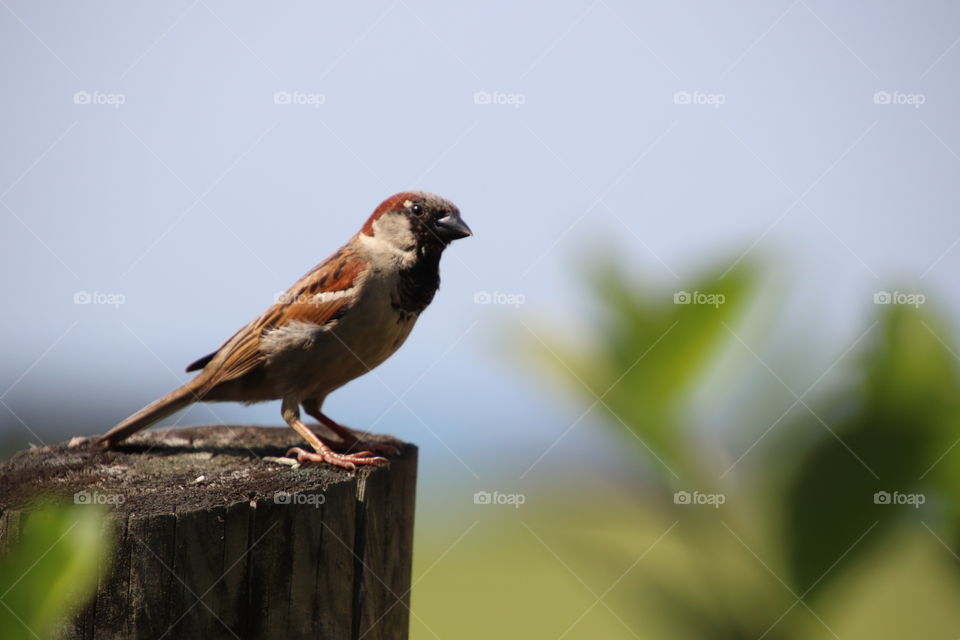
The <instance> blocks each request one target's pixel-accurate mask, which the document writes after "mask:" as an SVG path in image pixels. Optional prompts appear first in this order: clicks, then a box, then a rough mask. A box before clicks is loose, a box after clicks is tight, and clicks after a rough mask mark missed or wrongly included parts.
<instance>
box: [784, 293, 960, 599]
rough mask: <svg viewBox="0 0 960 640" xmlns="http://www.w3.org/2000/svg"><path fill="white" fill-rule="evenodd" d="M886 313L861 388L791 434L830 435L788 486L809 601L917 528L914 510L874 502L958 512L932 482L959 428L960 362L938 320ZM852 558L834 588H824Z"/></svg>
mask: <svg viewBox="0 0 960 640" xmlns="http://www.w3.org/2000/svg"><path fill="white" fill-rule="evenodd" d="M884 309H885V310H886V312H885V313H884V314H883V315H881V317H880V318H879V320H878V322H877V324H876V325H875V326H874V329H873V331H872V333H874V334H875V339H874V340H873V343H872V345H870V347H869V349H868V351H867V352H866V354H865V355H864V357H863V358H862V363H861V365H860V369H861V382H860V384H859V388H854V389H852V390H850V391H849V392H848V393H846V394H843V395H842V396H839V397H837V398H835V399H833V400H831V401H829V402H825V403H822V404H823V405H824V406H823V407H817V408H813V409H811V411H810V412H806V411H805V412H803V414H802V415H801V418H800V420H799V421H798V422H796V423H795V424H793V425H792V426H791V428H790V429H788V432H789V431H803V430H807V429H820V430H822V434H821V437H820V438H819V440H818V441H817V442H816V444H815V445H814V446H813V447H811V448H810V450H809V451H807V452H806V453H805V454H804V455H803V456H802V457H801V458H800V460H799V464H797V465H795V466H794V467H793V468H792V469H791V475H790V477H789V478H788V479H787V484H786V486H785V495H784V497H785V498H786V500H785V503H784V504H785V507H786V508H785V513H784V523H783V524H784V526H783V530H784V534H785V542H786V544H787V554H788V556H789V562H790V565H791V570H792V573H793V576H794V580H795V582H796V585H797V588H798V589H800V590H801V591H804V592H805V591H807V590H814V589H816V590H819V589H821V588H822V587H824V586H827V585H828V584H829V583H830V582H831V579H836V578H837V577H839V576H840V575H841V573H842V569H843V567H850V566H851V565H852V564H853V561H854V560H855V559H856V558H859V557H861V556H864V555H866V554H868V553H869V552H870V551H872V550H873V549H875V548H876V547H877V546H878V545H879V544H881V543H882V542H883V539H884V537H885V536H886V535H888V534H889V533H891V532H894V531H896V528H897V525H899V524H901V523H903V521H904V520H910V519H914V520H915V518H916V516H917V509H916V508H915V507H912V506H910V505H901V506H897V505H890V504H883V503H881V504H877V503H876V501H875V500H874V495H875V494H877V495H878V498H881V499H882V496H883V493H882V492H886V493H887V494H891V495H892V494H893V493H894V492H899V493H900V494H904V495H907V494H922V495H923V496H924V500H925V501H932V500H934V498H937V497H940V498H942V499H943V501H944V502H945V503H949V502H951V501H952V502H953V503H954V504H956V500H955V498H954V497H953V496H954V492H953V490H948V491H946V492H944V493H943V494H942V495H941V496H938V495H937V494H938V493H939V492H940V490H941V488H946V487H937V486H936V485H934V484H932V483H931V482H930V481H929V480H927V478H926V476H927V475H928V474H927V472H928V471H930V472H931V473H932V472H933V470H935V469H936V466H934V463H935V462H936V460H937V458H938V457H939V455H940V453H942V452H944V451H946V447H945V446H943V442H944V439H945V437H947V436H950V437H953V436H954V434H956V433H958V427H960V393H958V390H960V377H958V375H960V371H958V361H957V360H956V359H955V358H954V356H953V354H952V353H951V350H950V348H949V347H947V345H946V343H945V342H944V341H943V340H944V338H942V337H941V336H945V335H946V332H945V330H944V329H943V328H942V327H940V325H939V324H938V323H936V322H935V321H934V320H933V318H932V317H931V314H928V313H924V312H921V311H919V310H917V309H913V308H910V307H904V306H892V307H884ZM935 326H936V327H938V328H937V329H934V327H935ZM820 419H822V420H823V423H820V421H819V420H820ZM937 466H939V465H937ZM948 467H949V465H946V464H945V465H944V466H943V469H944V470H946V469H947V468H948ZM938 473H939V472H938ZM934 477H937V476H936V475H935V476H934ZM878 492H881V493H879V494H878ZM868 531H869V533H868ZM861 537H862V540H861ZM858 540H859V542H858ZM848 550H849V553H847V551H848ZM845 553H847V556H846V557H845V560H844V562H843V564H842V565H839V568H838V569H837V570H836V571H835V572H831V573H830V578H831V579H827V580H823V581H820V577H821V576H823V575H824V574H825V573H826V572H827V571H828V570H829V569H830V567H831V566H833V564H834V563H835V562H837V560H838V558H840V557H841V556H843V555H844V554H845Z"/></svg>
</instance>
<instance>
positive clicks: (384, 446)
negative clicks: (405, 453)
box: [337, 427, 400, 456]
mask: <svg viewBox="0 0 960 640" xmlns="http://www.w3.org/2000/svg"><path fill="white" fill-rule="evenodd" d="M343 429H344V432H340V433H338V434H337V435H339V436H340V439H341V441H342V444H338V445H337V448H338V449H342V450H344V451H373V452H374V453H382V454H384V455H388V456H396V455H399V454H400V441H399V440H394V441H393V442H380V441H377V440H365V439H364V438H363V437H362V436H364V435H366V434H364V433H362V432H359V431H353V430H352V429H347V428H346V427H343Z"/></svg>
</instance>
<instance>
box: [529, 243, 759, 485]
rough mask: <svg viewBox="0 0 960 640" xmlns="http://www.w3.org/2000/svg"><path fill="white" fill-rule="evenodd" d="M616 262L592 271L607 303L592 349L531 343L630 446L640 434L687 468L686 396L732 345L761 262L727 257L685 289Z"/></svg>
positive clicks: (592, 286)
mask: <svg viewBox="0 0 960 640" xmlns="http://www.w3.org/2000/svg"><path fill="white" fill-rule="evenodd" d="M618 264H619V263H618V261H617V260H616V259H615V258H613V257H610V258H606V259H604V260H603V261H601V262H599V263H598V264H597V265H596V266H594V267H593V268H592V270H591V272H590V274H589V275H588V290H589V291H591V292H593V293H594V295H595V296H596V297H597V303H598V305H597V306H598V308H599V309H600V310H601V315H600V317H599V318H598V320H597V322H596V323H595V325H594V326H596V327H597V331H596V334H595V335H594V336H592V340H590V343H591V344H592V345H594V346H592V347H591V348H589V349H586V348H584V347H583V345H578V344H571V343H569V342H567V343H564V342H562V341H561V340H553V341H551V342H545V341H541V342H539V343H534V346H535V347H536V348H537V356H538V360H539V362H540V363H541V364H542V365H543V366H545V367H546V368H548V369H552V370H553V371H555V372H558V373H560V374H561V377H563V378H565V380H566V382H567V384H568V386H569V387H570V388H572V389H573V390H574V391H576V392H578V393H581V394H582V395H584V397H585V399H586V400H587V401H588V402H591V403H592V402H594V401H597V403H598V405H599V406H600V408H601V409H603V410H604V411H605V412H606V413H607V415H608V416H609V417H610V420H609V423H610V424H611V425H612V426H613V427H614V429H615V430H616V431H617V432H618V433H620V434H624V435H626V437H627V439H628V440H629V441H630V442H631V443H632V444H638V443H637V439H639V440H640V441H642V442H643V443H644V444H645V445H646V446H648V447H650V448H651V449H652V450H653V451H654V452H655V453H656V455H658V456H659V457H661V458H662V459H664V460H665V461H666V463H667V464H668V465H669V466H671V467H673V466H676V467H680V468H686V469H688V470H689V469H690V467H691V462H690V461H689V460H688V454H687V451H686V449H687V444H688V443H687V441H686V438H688V437H689V435H690V434H689V432H688V430H686V429H684V428H683V426H684V420H683V418H684V417H683V416H682V411H683V410H684V408H685V401H686V400H687V399H688V395H689V394H690V393H691V391H692V389H693V388H694V387H695V385H696V384H697V383H698V382H700V381H701V380H702V379H703V377H704V376H705V375H706V374H707V373H708V372H709V370H710V367H711V365H713V364H714V362H715V359H716V357H717V356H718V354H719V351H720V348H721V347H722V346H724V345H725V344H727V343H728V342H729V340H730V337H731V336H730V333H729V331H728V327H729V326H731V325H733V324H735V323H736V322H737V320H738V318H739V316H740V315H741V313H742V312H743V311H744V309H746V307H747V305H748V304H749V302H750V300H751V298H752V294H753V291H754V288H755V283H756V280H757V277H756V276H757V272H756V269H755V268H754V267H753V265H751V264H748V263H740V264H739V265H738V266H737V267H736V268H734V269H731V270H729V271H727V265H729V264H730V261H724V262H722V263H721V265H722V266H717V267H716V268H714V269H712V270H708V272H707V273H706V274H705V275H704V276H702V277H700V278H699V279H697V280H696V281H695V282H693V283H690V284H689V285H687V286H686V287H685V288H684V289H679V288H678V289H677V290H675V291H661V292H652V291H650V290H647V289H645V288H643V287H639V286H637V283H635V282H632V281H631V278H629V277H628V274H626V273H625V272H624V271H623V269H622V268H621V267H620V266H618ZM537 334H538V335H543V332H542V331H538V332H537ZM598 398H599V400H598ZM631 433H632V435H630V434H631ZM641 448H643V447H642V446H641ZM661 469H662V468H661Z"/></svg>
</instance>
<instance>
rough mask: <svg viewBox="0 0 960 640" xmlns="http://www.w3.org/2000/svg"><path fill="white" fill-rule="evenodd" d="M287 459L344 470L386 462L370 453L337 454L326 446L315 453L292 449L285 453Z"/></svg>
mask: <svg viewBox="0 0 960 640" xmlns="http://www.w3.org/2000/svg"><path fill="white" fill-rule="evenodd" d="M287 456H288V457H295V458H296V460H297V462H326V463H327V464H332V465H334V466H337V467H343V468H344V469H356V468H357V465H364V464H380V463H382V462H386V461H387V459H386V458H382V457H380V456H375V455H373V452H371V451H358V452H357V453H337V452H336V451H334V450H333V449H331V448H330V447H327V446H321V447H320V448H319V449H318V450H317V452H316V453H313V452H312V451H307V450H306V449H301V448H300V447H293V448H292V449H290V450H289V451H287Z"/></svg>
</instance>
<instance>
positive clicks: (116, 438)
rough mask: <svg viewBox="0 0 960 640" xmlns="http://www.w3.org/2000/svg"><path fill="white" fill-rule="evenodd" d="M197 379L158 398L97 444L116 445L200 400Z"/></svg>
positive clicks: (101, 437)
mask: <svg viewBox="0 0 960 640" xmlns="http://www.w3.org/2000/svg"><path fill="white" fill-rule="evenodd" d="M198 382H199V379H198V378H194V379H193V380H191V381H190V382H188V383H187V384H185V385H183V386H182V387H180V388H179V389H174V390H173V391H171V392H170V393H168V394H167V395H165V396H163V397H162V398H158V399H156V400H154V401H153V402H151V403H150V404H148V405H147V406H145V407H144V408H143V409H140V411H137V412H136V413H135V414H133V415H132V416H130V417H129V418H127V419H126V420H124V421H123V422H121V423H120V424H118V425H117V426H115V427H114V428H113V429H110V431H108V432H107V433H105V434H104V435H102V436H100V437H99V438H98V439H97V444H105V445H107V446H110V445H113V444H116V443H118V442H120V441H121V440H125V439H126V438H129V437H130V436H132V435H133V434H135V433H136V432H138V431H141V430H143V429H146V428H147V427H149V426H150V425H152V424H154V423H156V422H159V421H161V420H163V419H164V418H166V417H167V416H170V415H172V414H174V413H176V412H177V411H180V409H183V408H184V407H186V406H187V405H190V404H192V403H194V402H197V401H198V400H200V397H199V396H200V385H199V384H197V383H198Z"/></svg>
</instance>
